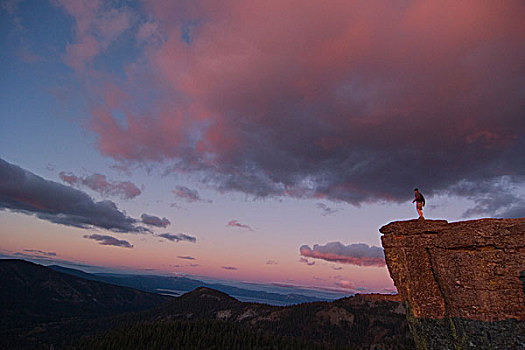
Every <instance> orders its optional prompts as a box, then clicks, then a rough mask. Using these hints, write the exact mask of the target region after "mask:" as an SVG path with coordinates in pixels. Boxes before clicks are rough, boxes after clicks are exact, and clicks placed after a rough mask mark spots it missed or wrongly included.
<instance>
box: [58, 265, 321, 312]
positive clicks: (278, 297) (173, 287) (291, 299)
mask: <svg viewBox="0 0 525 350" xmlns="http://www.w3.org/2000/svg"><path fill="white" fill-rule="evenodd" d="M48 267H49V268H51V269H53V270H55V271H58V272H63V273H67V274H70V275H74V276H77V277H82V278H86V279H89V280H92V281H99V282H106V283H111V284H115V285H118V286H126V287H131V288H135V289H139V290H142V291H146V292H152V293H160V294H168V295H173V296H176V295H179V294H180V293H185V292H189V291H192V290H194V289H196V288H199V287H208V288H211V289H216V290H219V291H221V292H224V293H227V294H229V295H233V296H235V297H236V298H239V299H241V300H244V301H257V302H261V303H268V304H272V305H291V304H300V303H308V302H314V301H325V300H324V299H321V298H315V297H310V296H306V295H301V294H297V293H294V294H280V293H272V292H265V291H259V290H251V289H245V288H239V287H233V286H228V285H225V284H220V283H207V282H203V281H199V280H196V279H191V278H187V277H174V276H156V275H133V274H113V273H86V272H84V271H81V270H76V269H71V268H66V267H62V266H58V265H50V266H48Z"/></svg>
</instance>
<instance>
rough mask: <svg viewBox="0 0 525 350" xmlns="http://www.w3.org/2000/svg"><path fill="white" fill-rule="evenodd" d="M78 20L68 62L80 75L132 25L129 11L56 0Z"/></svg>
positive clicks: (99, 2)
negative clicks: (80, 72)
mask: <svg viewBox="0 0 525 350" xmlns="http://www.w3.org/2000/svg"><path fill="white" fill-rule="evenodd" d="M55 4H56V5H57V6H59V7H62V8H63V9H64V10H65V11H66V12H67V13H68V14H69V15H70V16H71V17H73V18H74V19H75V24H76V27H75V29H76V30H75V39H74V42H73V43H70V44H68V45H67V47H66V57H65V62H66V63H67V64H69V65H70V66H71V67H73V68H75V69H76V70H78V71H82V70H84V69H85V68H86V65H88V64H90V63H91V61H92V60H93V58H94V57H96V56H97V55H98V54H100V53H101V52H103V51H104V50H106V49H107V48H108V47H109V46H110V45H111V44H112V43H113V42H114V41H115V40H116V39H117V38H118V37H119V36H120V35H121V34H122V33H123V32H124V31H126V30H127V29H128V28H129V27H130V26H131V24H132V22H133V18H134V16H133V13H132V11H131V10H130V9H129V8H127V7H120V8H115V7H111V6H110V5H108V3H107V2H105V1H102V0H93V1H75V0H55Z"/></svg>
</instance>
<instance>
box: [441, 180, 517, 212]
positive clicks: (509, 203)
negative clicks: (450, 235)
mask: <svg viewBox="0 0 525 350" xmlns="http://www.w3.org/2000/svg"><path fill="white" fill-rule="evenodd" d="M451 190H452V191H453V193H455V194H457V195H459V196H462V197H465V198H467V199H470V200H472V201H473V202H474V206H473V207H472V208H470V209H468V210H466V211H465V212H464V213H463V217H472V216H491V217H503V218H518V217H524V216H525V199H523V194H524V193H523V190H522V189H521V190H520V189H519V188H516V187H515V186H512V182H511V180H510V178H509V177H508V176H504V177H502V178H500V179H498V180H492V181H479V182H472V181H466V180H464V181H460V182H459V183H457V184H456V185H454V186H452V188H451Z"/></svg>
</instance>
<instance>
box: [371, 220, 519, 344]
mask: <svg viewBox="0 0 525 350" xmlns="http://www.w3.org/2000/svg"><path fill="white" fill-rule="evenodd" d="M379 231H380V232H381V233H383V236H382V242H383V247H384V248H385V258H386V262H387V266H388V269H389V271H390V275H391V277H392V279H393V280H394V283H395V285H396V287H397V289H398V292H399V295H400V297H401V299H402V300H403V301H404V302H405V305H406V308H407V317H408V320H409V323H410V327H411V331H412V333H413V335H414V338H415V341H416V344H417V346H418V348H419V349H525V281H524V279H525V277H524V276H525V219H482V220H473V221H463V222H455V223H448V222H447V221H444V220H422V221H419V220H410V221H402V222H393V223H390V224H388V225H386V226H383V227H382V228H381V229H380V230H379Z"/></svg>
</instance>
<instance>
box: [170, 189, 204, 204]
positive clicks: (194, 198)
mask: <svg viewBox="0 0 525 350" xmlns="http://www.w3.org/2000/svg"><path fill="white" fill-rule="evenodd" d="M173 194H174V195H175V196H176V197H177V198H181V199H184V200H186V201H187V202H190V203H191V202H208V203H210V202H211V201H210V200H204V199H202V198H201V196H200V195H199V192H197V190H192V189H190V188H188V187H186V186H177V187H176V188H175V189H174V190H173Z"/></svg>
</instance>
